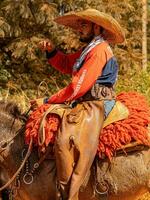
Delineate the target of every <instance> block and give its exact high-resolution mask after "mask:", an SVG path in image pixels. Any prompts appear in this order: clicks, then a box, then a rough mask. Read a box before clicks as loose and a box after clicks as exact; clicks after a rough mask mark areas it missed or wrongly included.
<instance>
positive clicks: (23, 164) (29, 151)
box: [0, 138, 33, 192]
mask: <svg viewBox="0 0 150 200" xmlns="http://www.w3.org/2000/svg"><path fill="white" fill-rule="evenodd" d="M32 144H33V139H32V138H31V140H30V144H29V147H28V151H27V153H26V156H25V158H24V160H23V162H22V164H21V165H20V167H19V169H18V170H17V171H16V173H15V174H14V175H13V176H12V178H11V179H10V180H9V181H8V182H7V183H6V184H5V185H4V186H2V187H0V192H1V191H2V190H4V189H6V188H7V187H8V186H9V185H10V184H11V183H12V182H13V181H14V180H15V178H16V177H17V175H18V174H19V173H20V172H21V170H22V169H23V167H24V166H25V163H26V161H27V160H28V158H29V156H30V154H31V152H32Z"/></svg>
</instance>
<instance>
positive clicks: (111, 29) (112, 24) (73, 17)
mask: <svg viewBox="0 0 150 200" xmlns="http://www.w3.org/2000/svg"><path fill="white" fill-rule="evenodd" d="M81 19H84V20H88V21H91V22H93V23H95V24H98V25H99V26H102V27H103V28H104V30H105V31H104V38H105V39H107V41H108V42H110V43H123V42H124V40H125V36H124V33H123V31H122V28H121V26H120V25H119V23H118V22H117V21H116V20H115V19H114V18H113V17H111V16H110V15H107V14H105V13H102V12H99V11H97V10H95V9H87V10H85V11H80V12H76V13H75V12H70V13H68V14H66V15H64V16H60V17H57V18H55V19H54V21H55V22H57V23H58V24H61V25H64V26H68V27H70V28H73V29H75V30H77V29H78V23H79V20H81Z"/></svg>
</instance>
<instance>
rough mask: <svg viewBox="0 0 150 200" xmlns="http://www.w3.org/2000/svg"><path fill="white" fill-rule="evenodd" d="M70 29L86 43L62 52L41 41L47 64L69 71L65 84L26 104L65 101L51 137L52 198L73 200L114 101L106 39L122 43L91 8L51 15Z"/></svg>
mask: <svg viewBox="0 0 150 200" xmlns="http://www.w3.org/2000/svg"><path fill="white" fill-rule="evenodd" d="M55 21H56V22H57V23H59V24H62V25H65V26H68V27H71V28H72V29H74V30H75V31H76V32H77V33H78V34H79V36H80V40H81V41H82V42H84V43H86V46H85V47H84V48H82V49H81V50H79V51H77V52H76V53H72V54H64V53H62V52H61V51H59V50H58V49H56V48H55V45H54V44H53V43H52V42H51V41H42V42H41V43H40V48H41V49H42V50H45V51H46V54H47V58H48V62H49V64H50V65H52V66H53V67H54V68H56V69H57V70H59V71H61V72H62V73H66V74H71V75H72V81H71V83H70V84H69V85H68V86H67V87H65V88H64V89H62V90H60V91H59V92H57V93H56V94H54V95H52V96H51V97H50V98H45V99H44V100H43V99H36V100H33V101H31V104H32V105H35V106H39V105H41V104H42V103H48V104H67V105H68V104H69V105H70V107H71V109H69V110H68V109H66V110H65V112H64V114H63V119H62V122H61V125H60V127H59V131H58V133H57V136H56V139H55V155H56V165H57V181H58V182H57V185H58V194H57V197H58V199H63V200H66V199H67V200H77V199H78V193H79V189H80V186H81V185H82V184H83V182H84V180H85V178H86V176H87V175H88V172H89V170H90V167H91V165H92V163H93V160H94V157H95V154H96V151H97V145H98V142H99V133H100V131H101V129H102V126H103V122H104V120H105V118H106V117H107V115H108V113H109V112H110V111H111V109H112V108H113V106H114V104H115V91H114V84H115V83H116V80H117V73H118V64H117V61H116V58H115V57H114V55H113V52H112V50H111V47H110V46H109V43H113V44H117V43H122V42H123V41H124V34H123V32H122V30H121V27H120V25H119V24H118V22H117V21H116V20H115V19H114V18H112V17H111V16H109V15H107V14H105V13H102V12H99V11H98V10H95V9H87V10H84V11H80V12H70V13H68V14H66V15H64V16H60V17H57V18H56V19H55Z"/></svg>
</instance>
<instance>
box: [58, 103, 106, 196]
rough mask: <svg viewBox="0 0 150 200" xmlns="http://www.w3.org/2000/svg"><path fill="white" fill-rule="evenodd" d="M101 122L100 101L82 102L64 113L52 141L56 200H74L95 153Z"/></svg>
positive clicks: (101, 107)
mask: <svg viewBox="0 0 150 200" xmlns="http://www.w3.org/2000/svg"><path fill="white" fill-rule="evenodd" d="M103 122H104V103H103V101H102V100H101V101H99V100H94V101H85V102H82V103H79V104H77V106H76V107H74V108H72V109H71V108H68V109H66V110H65V111H64V115H63V118H62V123H61V125H60V128H59V131H58V134H57V136H56V141H55V154H56V165H57V183H58V191H59V192H58V193H57V194H60V196H61V198H60V199H63V200H78V193H79V189H80V186H81V185H82V184H83V182H84V180H85V177H86V176H87V174H88V173H89V170H90V168H91V165H92V163H93V160H94V158H95V155H96V152H97V147H98V143H99V135H100V131H101V129H102V126H103ZM58 196H59V195H58ZM58 196H57V199H59V197H58Z"/></svg>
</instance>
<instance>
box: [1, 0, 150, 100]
mask: <svg viewBox="0 0 150 200" xmlns="http://www.w3.org/2000/svg"><path fill="white" fill-rule="evenodd" d="M141 3H142V0H122V1H120V0H111V1H109V0H74V1H73V0H14V1H12V0H1V1H0V87H1V88H0V92H1V96H4V97H10V98H12V96H13V95H17V96H19V95H22V96H23V97H24V99H25V101H27V102H28V100H29V98H36V97H39V96H44V95H47V96H50V95H51V94H52V93H54V92H56V91H58V90H59V89H60V88H62V87H64V86H65V85H67V84H68V82H69V80H70V79H69V77H68V76H65V75H62V74H60V73H59V72H57V71H56V70H55V69H53V68H52V67H51V66H49V65H48V63H47V61H46V58H45V54H43V52H40V51H39V49H38V43H39V41H41V40H43V39H49V38H50V39H52V40H53V41H54V43H55V44H56V46H57V47H58V48H60V49H61V50H62V51H64V52H72V51H75V50H77V49H78V48H80V47H81V45H82V44H81V43H80V42H79V39H78V37H77V35H76V34H75V33H74V32H73V31H72V30H70V29H68V28H64V27H63V26H60V25H57V24H56V23H55V22H54V21H53V19H54V18H55V17H56V16H58V15H62V14H64V13H66V12H68V11H71V10H83V9H86V8H89V7H92V8H96V9H98V10H100V11H103V12H107V13H109V14H111V15H112V16H113V17H115V18H116V19H117V20H118V22H119V23H120V24H121V26H122V27H123V30H124V32H125V35H126V42H125V43H124V44H123V45H118V46H115V47H113V48H114V52H115V55H116V56H117V58H118V61H119V65H120V76H119V84H118V87H117V88H118V89H117V90H118V91H121V90H125V89H126V90H130V89H135V90H138V91H141V92H143V93H147V91H148V87H149V79H148V75H146V72H145V74H144V72H141V73H140V74H139V75H137V74H136V73H135V71H136V70H135V69H133V66H134V67H136V69H137V67H138V66H141V58H142V56H141V44H142V37H141V36H142V35H141V34H142V33H141V30H142V26H141V15H142V4H141ZM149 10H150V8H149ZM149 14H150V12H149ZM149 23H150V22H149ZM148 30H150V29H148ZM148 34H149V35H150V33H149V32H148ZM148 48H150V45H149V46H148ZM148 50H150V49H148ZM138 71H141V69H140V67H139V69H138ZM148 72H150V71H148ZM124 74H126V76H125V77H126V79H127V80H125V78H123V77H124ZM142 76H143V81H142ZM130 79H131V80H130ZM124 80H125V82H124ZM129 80H130V81H131V82H130V83H129ZM41 82H42V83H43V84H44V85H43V84H42V85H40V83H41ZM39 85H40V87H38V86H39ZM37 90H39V92H37ZM37 93H38V94H37ZM148 94H149V91H148Z"/></svg>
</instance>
